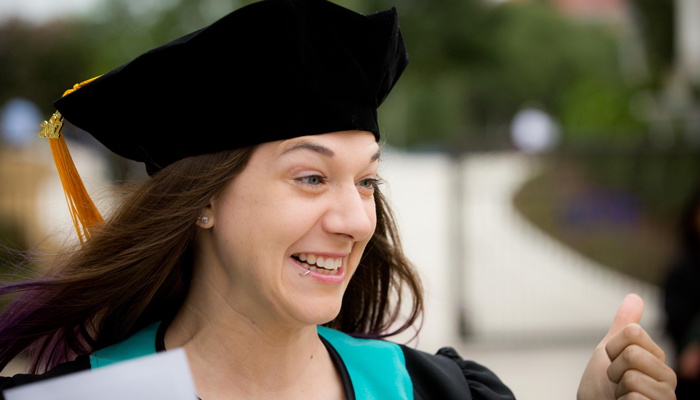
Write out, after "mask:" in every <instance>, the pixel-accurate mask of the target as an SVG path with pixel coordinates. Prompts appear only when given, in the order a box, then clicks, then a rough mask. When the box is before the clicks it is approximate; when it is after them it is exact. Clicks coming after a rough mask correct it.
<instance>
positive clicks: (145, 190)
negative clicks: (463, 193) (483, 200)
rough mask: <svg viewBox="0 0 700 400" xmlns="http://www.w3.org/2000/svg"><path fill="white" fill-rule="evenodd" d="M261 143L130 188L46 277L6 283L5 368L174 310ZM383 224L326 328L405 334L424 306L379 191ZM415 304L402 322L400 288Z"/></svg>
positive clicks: (125, 332)
mask: <svg viewBox="0 0 700 400" xmlns="http://www.w3.org/2000/svg"><path fill="white" fill-rule="evenodd" d="M254 150H255V147H247V148H242V149H237V150H228V151H222V152H218V153H214V154H207V155H202V156H196V157H188V158H185V159H183V160H180V161H178V162H176V163H174V164H172V165H170V166H168V167H167V168H165V169H163V170H162V171H160V172H158V173H156V174H155V175H154V176H153V177H152V178H151V179H148V180H146V181H144V182H142V183H140V184H137V185H136V186H135V187H131V188H129V189H127V190H125V195H124V198H123V201H122V203H121V206H119V207H118V208H117V210H116V211H115V212H114V214H113V215H112V216H111V217H109V218H108V219H107V220H106V221H105V222H104V223H103V224H102V225H101V226H99V227H98V228H97V230H96V231H95V233H94V234H93V236H92V238H91V239H90V240H89V241H88V242H87V243H85V244H84V245H82V246H79V247H77V248H76V249H74V250H73V251H67V252H64V253H63V254H62V255H60V256H59V257H57V258H56V260H55V261H54V262H53V265H52V266H51V268H50V269H49V272H48V273H47V274H46V276H45V277H44V278H42V279H41V280H38V281H33V282H24V283H20V284H15V285H8V286H5V287H2V288H0V294H7V293H16V294H19V296H18V297H17V298H15V299H14V300H13V301H12V302H11V303H10V305H9V306H8V307H7V309H6V310H4V312H3V313H2V314H0V369H2V368H3V367H4V366H5V365H6V364H7V363H8V362H9V361H10V360H12V359H13V358H14V357H15V356H17V355H18V354H20V353H22V352H25V351H29V353H30V355H31V360H32V363H31V366H30V372H33V373H37V372H41V371H44V370H47V369H50V368H52V367H53V366H55V365H57V364H59V363H61V362H64V361H67V360H70V359H72V358H74V357H75V356H76V355H83V354H90V353H92V352H94V351H96V350H99V349H101V348H104V347H107V346H109V345H112V344H114V343H117V342H120V341H122V340H124V339H126V338H127V337H129V336H130V335H132V334H133V333H135V332H137V331H138V330H140V329H142V328H143V327H145V326H146V325H148V324H150V323H152V322H155V321H158V320H162V319H166V318H169V317H172V316H173V315H174V314H175V313H176V312H177V311H178V309H179V308H180V306H181V305H182V302H183V301H184V299H185V296H186V294H187V291H188V288H189V283H190V279H191V275H192V260H193V243H194V238H195V234H196V225H195V223H194V221H195V220H196V219H197V216H198V214H199V213H200V212H201V210H202V209H204V208H205V207H206V206H207V205H208V204H209V202H210V200H211V199H212V198H215V197H216V196H218V195H219V194H220V193H221V192H222V191H223V189H224V187H225V186H226V185H227V183H228V182H229V181H230V180H231V179H233V178H234V177H236V176H237V175H238V174H239V173H240V172H241V171H243V169H244V168H245V166H246V164H247V162H248V160H249V158H250V156H251V154H252V153H253V152H254ZM375 203H376V211H377V227H376V230H375V233H374V236H373V237H372V238H371V240H370V242H369V243H368V245H367V247H366V249H365V253H364V255H363V257H362V260H361V261H360V266H359V267H358V269H357V271H356V272H355V275H354V277H353V278H352V280H351V281H350V284H349V285H348V288H347V291H346V293H345V296H344V298H343V306H342V308H341V311H340V314H339V315H338V316H337V317H336V318H335V319H334V320H333V321H331V322H329V323H328V324H326V325H327V326H329V327H331V328H334V329H338V330H340V331H343V332H346V333H350V334H358V335H370V336H377V337H384V336H390V335H393V334H396V333H399V332H401V331H403V330H405V329H407V328H408V327H410V326H411V325H413V324H414V322H416V320H417V319H418V318H419V316H420V314H421V313H422V311H423V298H422V288H421V284H420V281H419V279H418V277H417V275H416V273H415V271H414V269H413V267H412V266H411V264H410V262H409V261H408V260H407V259H406V257H405V256H404V254H403V251H402V249H401V243H400V241H399V237H398V234H397V230H396V226H395V224H394V220H393V216H392V214H391V211H390V209H389V206H388V205H387V202H386V200H385V199H384V197H383V196H382V194H381V193H380V192H379V191H378V190H376V191H375ZM404 286H405V287H406V289H408V291H409V293H410V295H411V299H412V308H411V312H410V313H409V315H408V316H406V317H405V319H403V323H400V322H399V323H400V325H399V326H398V328H397V329H396V330H394V331H393V332H389V330H390V328H391V327H392V325H393V324H394V323H396V322H397V321H398V320H399V310H400V308H401V307H400V306H401V301H402V287H404Z"/></svg>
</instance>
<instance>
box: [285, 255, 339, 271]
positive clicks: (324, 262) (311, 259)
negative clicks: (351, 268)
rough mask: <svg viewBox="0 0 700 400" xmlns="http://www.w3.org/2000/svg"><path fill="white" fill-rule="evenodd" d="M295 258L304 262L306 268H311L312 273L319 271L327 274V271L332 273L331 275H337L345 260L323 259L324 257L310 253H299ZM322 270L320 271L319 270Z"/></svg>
mask: <svg viewBox="0 0 700 400" xmlns="http://www.w3.org/2000/svg"><path fill="white" fill-rule="evenodd" d="M295 256H296V257H297V258H298V259H299V260H300V261H302V263H301V264H302V265H303V266H304V267H305V268H309V269H311V270H312V271H319V272H324V273H326V272H327V271H328V272H329V273H331V275H335V274H336V273H337V270H338V268H340V267H341V266H342V265H343V259H342V258H332V257H326V258H324V257H322V256H317V255H315V254H309V253H297V254H295ZM309 266H312V267H313V268H315V269H312V268H310V267H309ZM319 268H320V269H319Z"/></svg>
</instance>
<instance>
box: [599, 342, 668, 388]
mask: <svg viewBox="0 0 700 400" xmlns="http://www.w3.org/2000/svg"><path fill="white" fill-rule="evenodd" d="M632 369H633V370H637V371H639V372H641V373H642V374H644V375H648V376H649V377H651V378H652V379H654V380H657V381H659V382H668V383H670V384H673V385H674V387H675V381H676V374H675V373H674V372H673V370H672V369H671V367H669V366H668V365H666V364H664V363H663V362H662V361H661V360H660V359H659V358H658V357H656V356H654V355H653V354H651V353H650V352H648V351H647V350H645V349H643V348H641V347H640V346H637V345H634V344H633V345H631V346H627V348H625V350H623V351H622V353H621V354H620V356H619V357H617V358H615V360H614V361H613V362H612V363H611V364H610V366H609V367H608V379H610V380H611V381H612V382H615V383H619V382H620V380H621V379H622V376H623V375H624V374H625V372H626V371H628V370H632Z"/></svg>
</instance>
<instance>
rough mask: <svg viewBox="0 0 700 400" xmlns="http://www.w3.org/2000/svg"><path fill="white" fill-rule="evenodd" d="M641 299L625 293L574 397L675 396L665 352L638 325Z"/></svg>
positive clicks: (655, 399) (632, 399)
mask: <svg viewBox="0 0 700 400" xmlns="http://www.w3.org/2000/svg"><path fill="white" fill-rule="evenodd" d="M643 312H644V302H643V301H642V299H641V298H640V297H639V296H637V295H636V294H628V295H627V297H625V300H624V301H623V302H622V305H621V306H620V308H619V309H618V310H617V314H616V315H615V320H614V321H613V324H612V326H611V327H610V330H609V331H608V334H607V335H605V337H604V338H603V340H602V341H601V342H600V343H599V344H598V346H597V347H596V348H595V351H594V352H593V356H592V357H591V360H590V361H589V362H588V365H587V366H586V370H585V371H584V372H583V377H582V378H581V385H580V386H579V388H578V395H577V399H578V400H602V399H605V400H607V399H620V400H638V399H639V400H665V399H675V398H676V395H675V389H676V374H675V373H674V372H673V370H672V369H671V368H669V367H668V366H667V365H666V355H665V354H664V352H663V351H662V350H661V348H660V347H659V346H658V345H657V344H656V343H654V341H653V340H651V337H649V335H648V334H647V333H646V332H645V331H644V329H642V327H641V326H639V321H640V320H641V319H642V313H643Z"/></svg>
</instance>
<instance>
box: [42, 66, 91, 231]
mask: <svg viewBox="0 0 700 400" xmlns="http://www.w3.org/2000/svg"><path fill="white" fill-rule="evenodd" d="M97 78H99V77H96V78H92V79H90V80H87V81H85V82H81V83H79V84H77V85H75V86H73V88H72V89H69V90H66V92H65V93H63V95H64V96H65V95H67V94H69V93H72V92H73V91H75V90H78V89H79V88H80V87H82V86H83V85H86V84H88V83H90V82H92V81H93V80H95V79H97ZM62 129H63V116H62V115H61V113H59V112H58V111H56V112H55V113H54V114H53V116H51V119H50V120H49V121H44V122H43V123H42V124H41V132H40V133H39V136H40V137H45V138H47V139H49V143H50V144H51V153H52V154H53V160H54V163H56V169H57V170H58V176H59V177H60V178H61V184H62V185H63V192H64V193H65V196H66V202H67V203H68V210H69V211H70V215H71V218H72V219H73V225H74V226H75V231H76V232H77V233H78V239H80V243H84V242H85V240H88V239H90V230H91V229H93V228H94V227H95V226H96V225H98V224H99V223H101V222H102V221H103V219H102V216H101V215H100V212H99V211H97V207H95V203H93V202H92V199H91V198H90V195H89V194H88V193H87V190H85V185H84V184H83V180H82V179H80V175H79V174H78V170H77V169H76V168H75V164H74V163H73V158H72V157H71V155H70V152H69V151H68V146H67V145H66V141H65V140H64V138H63V135H62V134H61V130H62Z"/></svg>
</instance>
